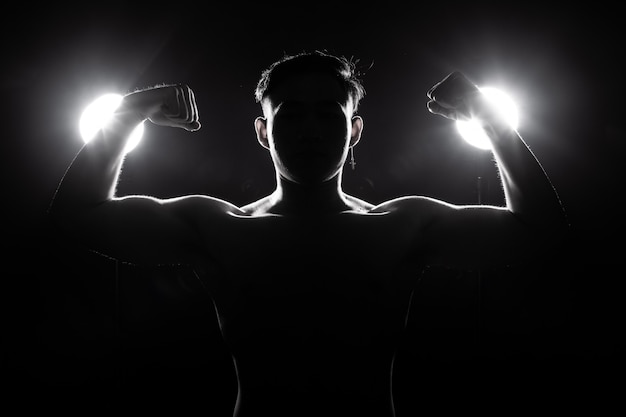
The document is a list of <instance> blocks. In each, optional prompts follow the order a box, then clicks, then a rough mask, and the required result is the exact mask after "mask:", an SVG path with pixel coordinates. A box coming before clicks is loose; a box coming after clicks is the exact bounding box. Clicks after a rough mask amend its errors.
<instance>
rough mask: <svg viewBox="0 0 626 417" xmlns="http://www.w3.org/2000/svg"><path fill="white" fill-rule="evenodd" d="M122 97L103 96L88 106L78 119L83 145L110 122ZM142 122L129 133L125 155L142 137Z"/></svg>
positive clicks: (115, 95) (116, 95)
mask: <svg viewBox="0 0 626 417" xmlns="http://www.w3.org/2000/svg"><path fill="white" fill-rule="evenodd" d="M122 98H123V96H122V95H120V94H114V93H111V94H105V95H103V96H100V97H99V98H97V99H96V100H94V101H93V102H91V104H89V105H88V106H87V107H86V108H85V110H84V111H83V114H82V115H81V117H80V123H79V129H80V135H81V136H82V138H83V141H84V142H85V143H87V142H89V141H90V140H91V139H93V137H94V136H95V135H96V134H97V133H98V131H99V130H100V129H102V128H103V127H104V126H105V125H106V124H107V123H108V122H109V121H110V120H111V116H112V115H113V112H114V111H115V109H117V108H118V107H119V105H120V104H121V103H122ZM143 131H144V126H143V122H142V123H140V124H139V125H137V127H136V128H135V129H134V130H133V131H132V132H131V134H130V137H129V138H128V142H126V148H125V149H124V152H125V153H128V152H130V151H132V150H133V149H135V147H136V146H137V145H138V144H139V141H141V137H142V136H143Z"/></svg>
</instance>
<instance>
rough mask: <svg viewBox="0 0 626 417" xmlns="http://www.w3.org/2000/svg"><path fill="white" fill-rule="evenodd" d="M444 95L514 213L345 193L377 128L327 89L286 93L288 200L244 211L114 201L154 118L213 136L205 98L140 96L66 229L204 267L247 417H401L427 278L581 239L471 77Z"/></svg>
mask: <svg viewBox="0 0 626 417" xmlns="http://www.w3.org/2000/svg"><path fill="white" fill-rule="evenodd" d="M439 87H441V88H439V89H437V90H435V91H434V93H433V92H432V91H431V92H429V98H430V99H431V102H430V103H429V110H430V111H431V112H433V113H435V114H439V115H441V116H444V117H447V118H450V119H455V118H459V117H469V116H475V117H480V118H481V120H483V122H484V125H485V127H486V128H487V131H488V132H489V136H490V138H491V140H492V145H493V152H494V155H495V159H496V161H497V164H498V168H499V169H500V173H501V178H502V180H503V187H504V191H505V196H506V202H507V205H506V207H493V206H469V205H468V206H455V205H452V204H448V203H446V202H442V201H438V200H434V199H432V198H428V197H421V196H410V197H403V198H398V199H394V200H391V201H387V202H385V203H382V204H380V205H376V206H375V205H373V204H371V203H368V202H366V201H363V200H361V199H359V198H356V197H354V196H350V195H348V194H346V193H345V192H343V190H342V187H341V178H342V169H343V165H344V163H345V161H346V158H347V155H348V151H349V148H350V147H351V146H355V145H356V144H357V143H358V142H359V140H360V139H361V135H362V132H363V120H362V119H361V118H360V117H359V116H355V115H354V114H353V103H352V102H351V100H350V99H346V98H345V94H344V93H343V91H342V90H341V89H340V88H339V86H338V84H337V83H336V82H335V81H334V80H333V79H332V78H329V77H328V76H325V75H319V74H318V75H315V74H308V75H300V76H296V77H293V78H290V79H289V80H287V81H286V82H285V83H284V84H282V85H281V86H280V87H279V88H277V89H276V90H275V91H274V92H272V94H271V95H270V96H269V97H268V98H267V99H265V100H264V101H263V102H262V108H263V116H260V117H259V118H257V119H256V120H255V122H254V127H255V131H256V135H257V139H258V141H259V143H260V145H261V146H263V147H265V148H266V149H267V150H268V151H269V152H270V155H271V157H272V160H273V162H274V166H275V170H276V189H275V191H274V192H273V193H272V194H271V195H268V196H266V197H264V198H262V199H260V200H259V201H255V202H252V203H250V204H248V205H245V206H243V207H237V206H235V205H233V204H231V203H229V202H227V201H223V200H219V199H216V198H213V197H209V196H200V195H194V196H186V197H180V198H175V199H168V200H161V199H156V198H152V197H148V196H124V197H118V196H116V195H115V185H116V184H117V180H118V177H119V173H120V169H121V166H122V163H123V146H124V143H125V138H126V137H127V135H128V133H129V132H130V131H131V130H132V129H133V128H134V126H136V124H137V123H139V122H140V121H142V120H150V121H151V122H153V123H155V124H158V125H162V126H169V127H177V128H183V129H187V130H190V131H196V130H198V129H200V124H199V117H198V111H197V109H196V107H195V99H194V97H193V92H192V91H191V90H190V89H189V88H188V87H186V86H181V87H175V86H165V87H160V88H155V89H150V90H144V91H139V92H136V93H132V94H130V95H128V96H126V97H125V99H124V104H123V106H122V109H121V110H120V111H119V112H118V114H117V116H116V118H115V121H114V123H113V124H112V125H111V126H110V127H109V128H107V129H104V130H103V131H102V132H101V134H100V135H99V136H98V137H97V138H96V139H94V140H93V141H92V142H90V143H88V144H86V145H85V146H84V148H83V149H82V150H81V151H80V152H79V154H78V155H77V157H76V159H75V160H74V161H73V163H72V165H71V166H70V168H69V170H68V172H67V173H66V175H65V177H64V178H63V181H62V182H61V185H60V187H59V189H58V192H57V195H56V196H55V200H54V202H53V205H52V208H51V216H52V218H53V220H54V221H55V222H56V223H57V224H58V225H59V226H60V227H61V228H62V229H64V230H66V231H67V232H68V233H71V234H72V235H74V236H76V237H77V238H78V239H81V240H82V241H83V242H85V244H86V245H88V246H89V247H91V248H93V249H95V250H97V251H100V252H102V253H105V254H107V255H109V256H113V257H116V258H118V259H121V260H123V261H128V262H133V263H137V264H148V265H154V264H185V265H189V266H190V267H192V268H193V269H194V270H195V271H196V273H197V274H198V276H199V278H200V279H201V280H202V282H203V283H204V284H205V286H206V287H207V288H208V290H209V292H210V294H211V297H212V299H213V300H214V303H215V306H216V310H217V313H218V318H219V322H220V326H221V330H222V334H223V337H224V339H225V341H226V343H227V345H228V346H229V347H230V348H231V349H232V354H233V358H234V361H235V366H236V370H237V377H238V381H239V393H238V399H237V404H236V406H235V411H234V415H235V416H236V417H246V416H260V415H274V416H287V415H289V416H303V415H317V416H320V415H325V416H334V415H342V416H351V415H354V416H379V417H381V416H382V417H392V416H393V415H394V409H393V398H392V395H391V376H392V364H393V358H394V353H395V349H396V348H397V347H398V342H399V338H400V336H401V334H402V332H403V330H404V326H405V320H406V316H407V314H408V310H409V305H410V299H411V295H412V292H413V289H414V285H415V283H416V280H417V279H418V278H419V276H420V273H421V272H422V270H423V269H424V268H425V267H426V266H428V265H438V264H442V265H448V266H450V267H458V268H475V267H481V266H483V265H505V264H508V263H510V262H516V261H519V260H520V259H525V258H526V257H528V256H532V255H534V254H535V253H537V251H546V250H549V249H550V248H551V247H552V245H554V244H555V243H556V242H558V238H559V237H560V236H562V235H563V232H564V231H565V229H566V228H567V221H566V219H565V216H564V214H563V210H562V208H561V205H560V202H559V199H558V197H557V195H556V194H555V192H554V190H553V188H552V186H551V184H550V182H549V180H548V179H547V177H546V176H545V173H544V171H543V170H542V169H541V166H540V165H539V163H538V162H537V161H536V159H535V157H534V156H533V155H532V153H531V152H530V151H529V149H528V148H527V146H526V145H525V144H524V142H523V140H522V139H521V138H520V137H519V135H518V134H517V132H515V131H514V130H512V129H510V128H509V127H507V126H506V125H504V124H503V123H502V122H501V121H500V120H499V119H498V117H497V116H495V115H494V114H495V113H494V112H493V111H492V110H491V109H489V107H488V106H487V105H485V103H484V102H482V99H481V97H480V96H479V95H477V94H476V90H475V87H474V86H472V85H471V84H468V82H467V81H466V80H465V79H464V78H463V77H460V78H459V77H456V78H454V79H452V78H448V79H445V80H443V82H442V85H441V86H439Z"/></svg>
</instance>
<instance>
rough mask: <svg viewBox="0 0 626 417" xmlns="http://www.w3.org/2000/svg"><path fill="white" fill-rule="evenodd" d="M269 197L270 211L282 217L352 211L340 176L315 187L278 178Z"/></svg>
mask: <svg viewBox="0 0 626 417" xmlns="http://www.w3.org/2000/svg"><path fill="white" fill-rule="evenodd" d="M277 184H278V185H277V187H276V190H275V191H274V193H273V194H272V196H271V199H272V203H273V204H272V206H273V207H272V208H271V211H272V212H274V213H276V214H282V215H309V214H311V215H320V214H323V215H327V214H338V213H341V212H344V211H346V210H350V209H352V207H351V205H350V204H349V202H348V200H347V198H346V196H345V194H344V192H343V190H342V189H341V176H340V175H338V176H336V177H335V178H333V179H331V180H329V181H326V182H323V183H321V184H315V185H303V184H297V183H294V182H291V181H288V180H286V179H284V178H279V179H278V182H277Z"/></svg>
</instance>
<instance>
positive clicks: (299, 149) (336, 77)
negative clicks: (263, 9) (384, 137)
mask: <svg viewBox="0 0 626 417" xmlns="http://www.w3.org/2000/svg"><path fill="white" fill-rule="evenodd" d="M364 95H365V90H364V88H363V85H362V84H361V81H360V80H359V78H358V73H357V71H356V69H355V64H354V62H353V61H350V60H348V59H347V58H344V57H337V56H334V55H330V54H327V53H325V52H320V51H315V52H310V53H309V52H307V53H300V54H297V55H286V56H283V58H281V59H280V60H278V61H276V62H275V63H274V64H272V65H271V66H270V67H269V68H267V69H266V70H265V71H263V73H262V76H261V79H260V80H259V82H258V84H257V89H256V100H257V102H259V103H260V104H261V107H262V109H263V117H258V118H257V119H256V120H255V129H256V132H257V138H258V140H259V143H261V145H262V146H263V147H265V148H267V149H268V150H269V151H270V153H271V156H272V159H273V161H274V165H275V167H276V169H277V172H278V173H279V174H280V175H281V176H282V177H283V178H285V179H287V180H290V181H292V182H297V183H304V182H307V183H309V182H320V181H327V180H329V179H331V178H333V177H335V176H337V175H338V174H339V173H340V171H341V169H342V167H343V163H344V162H345V159H346V157H347V154H348V150H349V148H350V147H352V146H354V145H356V143H357V142H358V141H359V139H360V136H361V131H362V129H363V121H362V120H361V118H360V117H359V116H355V112H356V110H357V108H358V105H359V102H360V100H361V99H362V98H363V96H364Z"/></svg>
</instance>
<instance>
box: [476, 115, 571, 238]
mask: <svg viewBox="0 0 626 417" xmlns="http://www.w3.org/2000/svg"><path fill="white" fill-rule="evenodd" d="M487 132H488V134H489V136H490V137H491V138H492V145H493V151H494V155H495V160H496V163H497V165H498V169H499V172H500V177H501V181H502V186H503V189H504V195H505V198H506V204H507V207H508V208H509V209H510V210H511V211H512V212H513V213H515V214H516V215H517V216H518V217H519V218H520V219H521V220H522V221H524V222H525V223H526V224H528V225H529V226H531V227H533V228H542V229H544V230H546V231H547V230H549V229H554V230H561V229H564V228H567V218H566V216H565V212H564V210H563V207H562V204H561V201H560V199H559V197H558V194H557V193H556V191H555V189H554V187H553V185H552V183H551V182H550V180H549V178H548V176H547V175H546V172H545V171H544V169H543V167H542V166H541V164H540V163H539V161H538V160H537V158H536V157H535V155H534V154H533V153H532V151H531V150H530V148H529V147H528V146H527V145H526V143H525V142H524V141H523V139H522V138H521V137H520V136H519V134H518V133H517V132H516V131H515V130H513V129H511V128H510V127H508V126H490V127H488V128H487Z"/></svg>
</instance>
